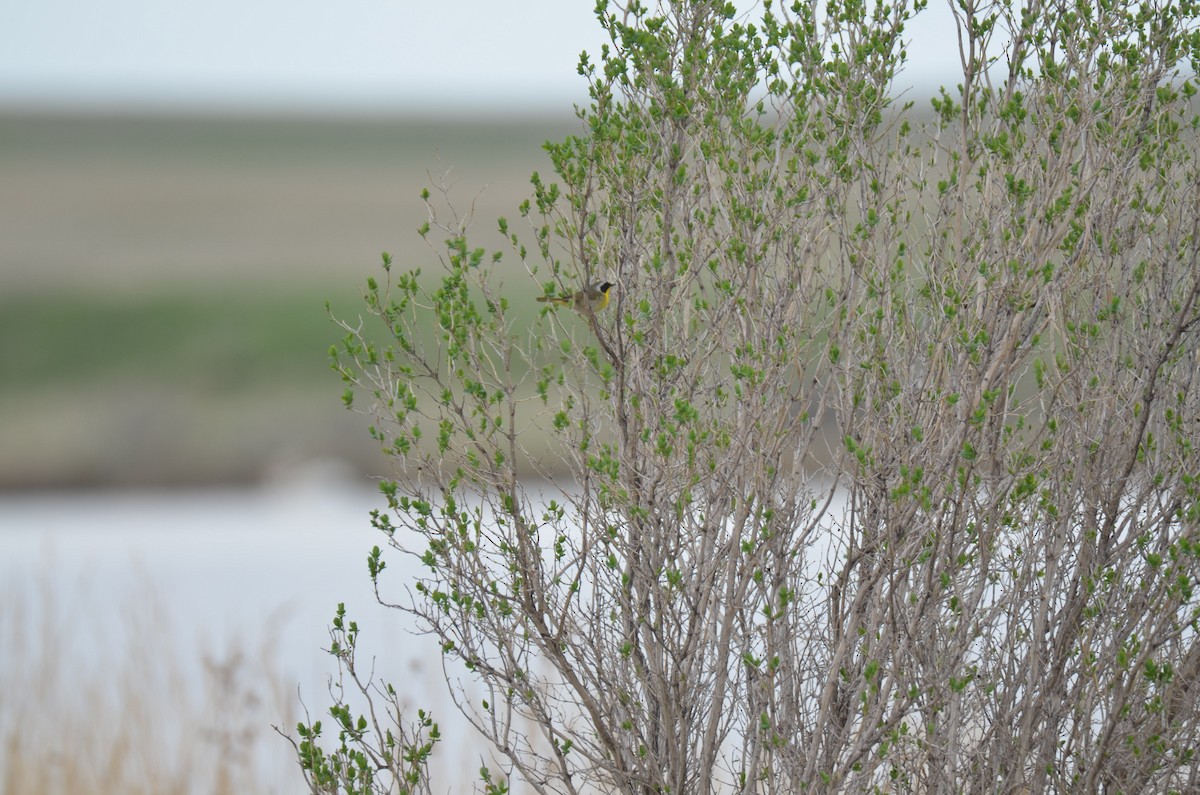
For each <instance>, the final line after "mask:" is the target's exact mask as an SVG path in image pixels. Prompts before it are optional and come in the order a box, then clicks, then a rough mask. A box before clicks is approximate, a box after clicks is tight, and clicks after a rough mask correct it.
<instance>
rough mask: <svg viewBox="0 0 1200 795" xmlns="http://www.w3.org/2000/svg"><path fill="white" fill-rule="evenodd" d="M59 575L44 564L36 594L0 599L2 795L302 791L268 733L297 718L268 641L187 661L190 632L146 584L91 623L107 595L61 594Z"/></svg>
mask: <svg viewBox="0 0 1200 795" xmlns="http://www.w3.org/2000/svg"><path fill="white" fill-rule="evenodd" d="M54 577H55V575H54V573H53V569H52V568H50V567H47V569H46V573H45V574H43V575H42V576H41V577H40V578H39V580H38V581H37V583H36V585H35V586H34V587H33V588H32V589H25V590H23V591H22V590H21V589H20V588H19V587H17V584H14V583H9V584H8V585H7V586H6V588H5V590H6V591H8V593H6V594H3V596H4V599H3V602H2V603H0V605H2V606H0V643H2V644H3V648H4V649H5V653H4V657H3V660H2V661H0V693H3V697H2V701H0V703H2V704H3V708H2V709H0V793H13V794H14V795H15V794H16V793H21V795H56V794H57V793H62V794H63V795H68V794H69V795H92V794H93V793H94V794H95V795H100V794H101V793H122V794H123V795H137V794H138V793H147V794H149V793H163V792H170V793H179V794H185V793H196V794H197V795H200V794H201V793H203V795H225V793H235V792H236V793H273V792H296V791H298V790H299V789H300V788H302V787H303V781H302V779H301V777H300V773H299V770H298V768H297V767H296V765H295V762H294V760H293V759H292V757H291V755H290V749H288V748H287V747H286V745H285V744H284V743H282V742H281V741H280V739H279V738H278V737H277V736H276V735H275V734H274V733H273V732H272V731H271V724H272V723H282V724H284V725H290V724H292V723H294V719H295V718H294V707H293V703H294V701H295V690H294V685H293V684H291V683H289V682H287V681H285V677H284V675H283V674H282V673H281V671H280V668H279V664H278V663H279V661H278V659H277V657H278V655H277V654H276V652H275V644H274V637H273V636H272V635H271V634H270V633H268V634H267V635H266V636H265V637H263V638H262V639H261V641H260V642H259V643H257V645H253V646H252V645H247V644H243V643H237V642H234V643H230V644H228V645H227V647H226V648H225V649H220V650H217V649H211V648H210V649H207V650H204V651H202V652H201V653H200V658H201V659H199V660H194V661H189V659H188V658H189V654H188V652H187V651H186V649H185V644H184V643H182V642H181V640H180V639H181V638H183V637H186V636H187V634H188V633H187V631H186V630H187V628H186V627H180V626H178V625H177V624H176V623H175V622H174V621H173V620H172V617H171V616H169V615H166V614H165V613H164V611H163V610H162V609H161V607H160V606H159V600H158V599H157V598H156V594H155V593H154V591H153V589H151V588H150V587H149V586H148V585H145V584H142V585H138V586H135V587H133V588H130V589H128V590H127V591H126V592H125V593H124V594H122V596H121V598H120V599H119V600H116V602H115V603H116V604H118V605H119V610H118V612H117V614H116V615H108V616H104V617H102V618H101V619H99V620H95V621H87V622H86V623H85V620H83V619H81V618H80V616H81V615H85V614H90V613H91V612H92V611H90V610H89V609H88V605H87V603H88V601H89V600H93V599H96V600H97V601H98V602H99V601H103V602H106V603H111V602H113V600H112V598H111V596H110V595H107V594H104V595H101V594H100V593H99V592H98V591H99V589H98V588H97V587H96V586H95V585H93V584H90V583H87V582H84V583H80V584H78V585H77V586H76V587H75V588H72V589H65V590H64V589H60V588H59V585H58V583H56V582H55V580H54ZM63 593H69V594H70V595H69V597H66V598H64V597H63V595H62V594H63ZM101 596H103V599H102V600H101V599H98V597H101ZM80 607H83V609H82V610H81V609H79V608H80Z"/></svg>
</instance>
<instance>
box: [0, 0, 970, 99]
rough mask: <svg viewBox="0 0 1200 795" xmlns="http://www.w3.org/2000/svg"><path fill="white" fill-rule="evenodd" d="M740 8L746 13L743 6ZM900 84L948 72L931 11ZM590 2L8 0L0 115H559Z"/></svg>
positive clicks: (594, 43)
mask: <svg viewBox="0 0 1200 795" xmlns="http://www.w3.org/2000/svg"><path fill="white" fill-rule="evenodd" d="M738 5H739V7H746V6H747V5H749V4H748V3H747V2H744V0H743V2H739V3H738ZM931 5H932V6H933V8H931V9H930V10H929V11H928V12H926V13H925V14H924V15H923V16H924V17H925V19H923V20H922V21H921V24H918V25H914V26H912V28H911V30H910V34H911V35H912V37H913V40H914V44H913V46H912V47H911V48H910V55H911V56H912V58H913V62H912V64H911V65H910V67H909V69H908V71H907V78H906V81H903V82H907V83H913V84H918V85H926V84H929V83H933V82H938V81H939V77H940V75H942V74H945V73H946V70H947V69H948V68H954V66H955V61H956V58H957V56H956V52H955V49H954V46H955V45H954V43H953V33H952V31H953V28H952V26H951V22H950V18H949V14H948V12H946V10H945V5H944V3H939V2H938V0H934V2H933V3H931ZM594 7H595V1H594V0H519V1H518V2H510V3H504V2H496V1H495V0H457V1H455V0H450V2H440V1H439V0H425V2H418V1H417V0H341V2H332V1H331V0H11V1H10V2H6V3H3V4H2V5H0V105H7V106H14V105H18V106H29V105H43V106H44V105H52V106H53V105H60V106H61V105H66V106H76V107H78V106H85V107H94V108H122V107H124V108H135V109H136V108H139V107H142V108H144V107H159V108H161V107H167V106H170V107H181V108H188V107H192V108H196V107H199V108H205V107H215V108H225V109H230V108H232V109H237V108H248V109H266V110H270V109H281V110H296V109H300V110H305V109H307V110H318V111H322V110H325V111H328V110H337V109H346V110H384V111H388V110H392V111H394V110H409V109H439V110H441V109H455V108H460V109H461V108H462V107H464V106H466V107H472V108H480V107H484V108H489V107H490V108H498V107H503V106H505V105H508V104H510V103H514V102H515V103H518V104H519V105H521V106H523V107H526V108H539V107H540V108H545V109H548V110H553V109H557V108H562V107H564V106H566V107H570V104H571V103H572V102H580V101H583V100H584V99H585V98H586V88H585V85H584V82H583V79H582V78H581V77H579V76H578V74H576V72H575V66H576V64H577V62H578V57H579V52H580V51H581V50H584V49H587V50H589V51H592V52H595V51H598V49H599V45H600V43H601V41H602V40H603V33H602V31H601V30H600V28H599V25H598V24H597V23H596V20H595V17H594V12H593V9H594Z"/></svg>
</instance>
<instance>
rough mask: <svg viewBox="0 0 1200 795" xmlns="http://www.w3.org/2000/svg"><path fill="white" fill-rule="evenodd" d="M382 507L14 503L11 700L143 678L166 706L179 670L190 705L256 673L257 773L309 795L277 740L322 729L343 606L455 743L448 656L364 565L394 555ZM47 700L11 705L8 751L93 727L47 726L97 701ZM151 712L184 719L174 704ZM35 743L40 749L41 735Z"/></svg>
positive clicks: (361, 494)
mask: <svg viewBox="0 0 1200 795" xmlns="http://www.w3.org/2000/svg"><path fill="white" fill-rule="evenodd" d="M382 507H384V501H383V499H382V497H381V496H380V495H379V494H378V493H377V492H375V491H373V490H371V489H368V488H363V487H357V488H355V487H345V486H335V487H330V486H322V485H317V484H313V483H294V484H291V485H289V486H284V487H273V488H264V489H259V490H209V491H173V492H119V493H108V492H96V493H86V492H84V493H44V494H32V495H5V496H0V598H2V599H3V607H2V608H0V643H3V644H4V645H5V646H6V647H7V651H6V652H5V653H4V654H2V655H0V683H2V684H3V687H2V688H0V689H2V690H8V692H9V693H13V692H15V691H16V690H20V691H25V692H29V693H31V694H32V693H33V692H34V691H35V690H38V689H39V688H40V689H41V690H44V691H47V692H51V693H57V692H60V691H62V690H70V689H71V688H72V687H73V686H74V685H73V683H75V682H89V683H92V684H89V685H88V687H89V688H95V687H97V686H99V687H104V686H106V685H105V684H101V685H97V684H95V683H119V682H121V681H122V677H128V676H131V675H132V676H135V677H144V678H146V683H145V690H146V691H147V692H148V693H150V696H149V697H151V698H154V697H155V696H154V695H153V693H154V692H155V688H154V684H153V682H152V681H150V680H152V679H154V678H155V677H157V675H158V672H159V671H163V670H166V669H167V668H168V667H169V668H171V669H174V673H173V674H172V675H173V676H174V677H175V678H174V681H175V682H176V684H175V685H173V687H174V688H175V690H190V691H191V692H190V693H188V694H186V695H187V697H189V698H192V699H193V700H198V701H201V702H203V701H204V700H205V699H209V700H210V701H211V700H213V699H214V698H217V699H218V700H220V699H222V698H225V697H226V696H230V695H232V696H233V697H234V698H235V699H238V698H241V696H239V695H238V693H233V694H229V693H226V694H225V696H214V695H213V690H212V679H213V671H214V670H221V666H225V667H228V666H229V665H231V664H232V663H233V661H235V660H237V659H241V660H242V661H243V665H244V669H243V670H244V672H245V673H247V674H249V675H250V680H249V681H242V682H241V683H240V684H238V685H237V688H238V691H239V693H241V695H242V696H245V698H246V699H251V700H253V701H254V703H255V704H257V705H258V707H256V709H255V710H254V711H253V714H252V715H251V716H250V717H247V718H244V719H245V720H247V721H248V722H249V724H250V728H252V729H253V730H254V731H256V732H258V733H259V736H258V739H257V740H256V742H255V748H257V749H258V750H257V751H256V752H255V753H256V754H257V756H258V757H259V758H258V760H257V761H256V762H255V765H256V767H257V768H259V769H270V770H273V771H285V772H279V773H269V774H266V776H265V777H266V778H268V779H272V780H271V781H268V782H267V783H268V784H269V786H268V787H267V789H269V790H271V791H295V790H296V789H297V787H298V786H302V782H301V781H300V779H299V772H298V770H297V769H296V767H295V763H294V761H292V756H291V749H290V746H288V745H287V743H286V742H284V741H283V740H282V739H281V738H279V737H277V736H275V734H274V733H273V732H272V731H271V729H270V725H272V724H278V725H282V726H284V727H287V728H289V729H290V728H291V727H292V726H293V725H294V722H295V720H297V719H298V718H299V717H302V715H303V713H302V711H301V708H300V703H301V701H302V702H303V704H304V705H305V706H306V708H307V710H308V711H309V712H310V714H311V715H312V717H313V718H314V719H315V718H320V717H322V716H323V715H324V713H325V711H326V709H327V707H328V705H329V703H330V699H329V696H328V694H327V684H328V678H329V676H330V675H331V674H332V673H334V672H335V671H336V666H335V664H334V661H333V660H332V659H331V658H330V657H329V655H328V654H326V653H324V652H323V651H322V649H324V648H327V647H328V646H329V634H328V629H327V628H328V626H329V623H330V619H331V618H332V616H333V614H334V610H335V608H336V606H337V604H338V603H339V602H344V603H345V604H346V609H347V613H348V615H349V616H350V617H352V618H353V619H355V620H356V621H358V623H359V625H360V627H361V628H362V638H363V646H364V647H365V652H364V653H365V654H366V655H369V656H367V657H366V659H367V660H368V661H369V660H370V659H371V658H372V657H374V658H376V661H377V662H376V669H377V671H379V673H380V674H382V675H383V676H384V677H385V678H387V679H389V680H391V681H393V682H395V683H396V684H397V686H398V688H399V689H400V690H401V695H402V697H404V698H405V699H406V700H407V701H409V702H410V703H412V704H414V705H420V706H424V707H433V708H435V712H436V715H437V717H438V719H439V722H441V723H442V725H443V728H444V729H445V728H446V726H447V722H448V721H449V722H450V723H451V724H453V721H452V720H451V718H452V716H451V715H450V714H449V713H450V709H451V708H450V707H449V705H448V703H446V702H445V696H444V695H443V694H444V692H445V686H444V684H442V682H441V678H440V677H441V669H440V665H439V655H438V651H437V646H436V644H435V643H433V642H432V640H430V639H428V638H424V637H421V636H418V635H416V634H414V633H413V631H412V630H413V629H414V627H413V624H412V622H411V620H410V619H408V618H407V617H406V616H405V615H403V614H402V613H400V612H398V611H395V610H387V609H384V608H382V607H380V606H379V605H378V604H377V603H376V601H375V598H374V595H373V593H372V590H371V585H370V580H369V578H368V576H367V568H366V557H367V553H368V551H369V550H370V549H371V547H372V546H374V545H376V544H380V545H382V540H383V539H382V536H381V535H380V534H379V533H378V531H376V530H374V529H373V528H372V527H371V526H370V520H369V511H370V510H371V509H373V508H382ZM388 560H389V570H388V575H389V576H390V577H391V580H392V582H396V583H399V582H400V581H401V580H402V579H403V578H404V577H405V574H406V566H407V567H408V569H407V571H409V572H411V570H412V568H411V563H409V562H408V561H407V560H405V559H404V558H403V557H401V556H400V555H397V554H393V555H391V556H390V557H389V558H388ZM147 658H149V660H150V661H151V664H149V665H147ZM163 658H167V659H163ZM147 671H148V672H149V673H147ZM164 675H165V674H164ZM14 686H15V687H14ZM112 686H113V687H114V688H118V687H119V685H118V684H112ZM164 690H165V689H164ZM243 691H244V692H243ZM114 692H115V690H114ZM165 692H173V691H170V690H165ZM184 695H185V694H180V697H181V698H182V697H183V696H184ZM159 698H160V699H161V694H160V696H159ZM167 698H168V699H172V698H173V696H168V697H167ZM46 699H47V696H46V695H44V694H43V695H39V696H37V697H34V696H33V695H30V696H29V697H28V698H25V699H23V700H22V699H14V698H8V699H5V701H6V702H7V703H6V704H4V705H3V706H0V737H2V736H5V735H7V733H8V732H9V731H11V730H13V729H14V727H16V726H31V725H32V726H36V725H37V723H38V721H45V722H57V723H59V724H70V723H74V722H77V721H78V720H83V718H81V717H80V716H75V715H61V714H46V713H47V711H49V712H51V713H55V712H56V711H57V712H62V711H63V710H65V711H67V712H71V711H72V707H71V705H72V704H74V703H78V704H79V706H80V711H85V710H86V709H87V706H86V704H84V702H83V701H79V700H78V699H76V700H75V701H73V700H72V698H70V697H67V698H63V697H61V696H60V697H59V699H57V700H58V701H60V702H61V703H59V704H57V706H54V707H49V706H47V704H46V703H44V702H45V701H46ZM52 700H54V699H53V698H52ZM431 702H432V703H431ZM14 705H15V706H14ZM203 706H208V705H203ZM118 708H119V709H124V710H128V709H129V708H128V707H120V706H119V707H118ZM238 708H239V709H241V708H242V707H241V706H240V705H239V707H238ZM223 709H224V708H223ZM150 711H151V712H152V713H153V714H157V715H159V716H163V715H167V714H176V715H178V714H181V713H182V712H183V711H182V710H180V709H178V708H177V706H176V705H174V704H158V705H156V706H155V708H153V709H151V710H150ZM22 713H25V714H22ZM31 722H32V723H31ZM85 722H86V721H85ZM326 723H327V724H328V721H326ZM21 731H22V734H24V735H26V736H29V737H31V738H32V739H31V740H30V741H31V742H34V741H36V736H37V731H33V732H32V733H31V732H29V731H27V730H24V729H22V730H21ZM446 745H450V746H453V743H451V742H447V743H446ZM454 755H455V754H454V753H453V752H452V751H451V753H448V754H447V753H444V754H442V756H443V757H452V756H454ZM475 759H478V756H477V755H476V756H475ZM450 761H452V762H454V769H455V770H458V769H459V764H458V761H457V760H452V759H451V760H450ZM3 763H4V756H3V754H0V767H2V766H3ZM474 767H475V768H477V767H478V765H474ZM2 772H3V771H0V773H2ZM2 778H3V776H2V775H0V779H2Z"/></svg>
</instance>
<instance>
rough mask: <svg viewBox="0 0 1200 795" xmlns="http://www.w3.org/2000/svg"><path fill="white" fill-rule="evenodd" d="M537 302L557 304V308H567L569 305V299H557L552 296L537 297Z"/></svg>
mask: <svg viewBox="0 0 1200 795" xmlns="http://www.w3.org/2000/svg"><path fill="white" fill-rule="evenodd" d="M537 300H539V301H541V302H542V303H546V302H547V301H548V302H550V303H552V304H558V305H559V306H569V305H570V303H571V299H570V298H557V297H555V296H553V295H539V296H538V299H537Z"/></svg>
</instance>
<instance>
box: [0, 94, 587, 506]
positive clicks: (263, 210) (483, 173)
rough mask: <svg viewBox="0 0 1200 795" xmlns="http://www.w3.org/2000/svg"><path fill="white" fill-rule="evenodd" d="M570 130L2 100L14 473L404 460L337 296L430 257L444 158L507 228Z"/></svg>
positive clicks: (8, 483) (176, 479)
mask: <svg viewBox="0 0 1200 795" xmlns="http://www.w3.org/2000/svg"><path fill="white" fill-rule="evenodd" d="M571 129H572V122H571V121H570V120H569V119H566V120H564V119H558V120H545V119H532V120H511V119H470V118H447V119H441V120H437V119H433V120H430V119H419V120H408V121H405V120H376V121H363V120H357V121H349V120H342V121H329V120H301V119H208V118H186V117H181V118H98V117H17V116H9V117H4V116H0V339H2V340H3V343H2V344H0V488H7V489H12V488H29V487H58V486H72V487H79V486H154V485H187V484H197V485H198V484H215V483H245V482H254V481H258V480H261V479H264V478H273V477H287V476H289V475H290V474H293V473H295V472H297V471H303V470H305V468H306V467H308V466H310V465H312V464H315V463H320V462H323V461H329V460H337V461H341V462H346V463H348V464H350V465H351V466H352V467H353V469H354V470H357V471H358V472H370V473H374V474H384V473H385V472H386V469H385V464H384V462H383V461H382V460H381V457H380V456H379V454H378V452H377V451H376V450H375V449H374V445H373V443H372V442H370V440H369V438H368V436H367V433H366V422H365V421H364V420H363V419H362V418H360V417H358V416H357V415H353V414H350V413H348V412H346V411H345V410H344V409H342V408H341V404H340V400H339V397H340V394H341V385H340V383H339V382H338V381H337V379H336V377H335V376H334V374H333V373H332V372H331V371H330V370H329V367H328V360H327V351H328V349H329V346H330V345H331V344H332V343H333V342H335V341H336V340H337V339H338V338H339V337H340V333H339V331H338V329H337V328H336V327H335V326H334V325H333V324H332V323H331V322H330V320H329V318H328V316H327V314H326V312H325V302H326V301H327V300H328V301H330V302H331V303H332V304H333V306H334V308H335V311H337V313H338V314H339V315H342V316H355V315H357V314H358V312H359V308H360V306H361V301H360V297H359V293H360V290H361V288H362V286H363V284H364V282H365V279H366V277H367V276H368V275H372V274H375V273H377V272H378V262H379V254H380V252H381V251H389V252H391V253H392V254H393V256H394V257H395V259H396V262H397V266H398V267H407V266H413V265H418V266H425V267H426V268H427V269H428V268H429V267H431V266H432V265H433V263H434V259H433V255H432V253H431V252H430V251H429V250H428V248H426V246H425V244H424V242H423V241H422V240H421V239H420V238H419V236H418V235H417V234H416V231H415V230H416V228H417V227H418V226H419V225H420V224H421V223H422V222H423V221H424V220H425V218H426V210H425V207H424V205H423V203H422V202H421V200H420V198H419V195H420V191H421V189H422V188H423V187H425V186H426V185H428V184H429V183H430V180H431V177H432V178H434V179H435V180H437V181H442V176H443V175H446V176H445V180H444V181H445V182H446V184H447V185H448V186H449V187H450V196H451V199H452V200H453V202H454V204H455V206H456V207H459V208H466V207H471V206H473V208H474V213H475V218H476V224H475V229H477V230H478V236H479V237H478V240H479V242H480V244H482V245H490V244H494V243H495V241H496V238H497V236H496V233H495V231H494V230H495V219H496V218H497V217H498V216H500V215H506V216H509V217H515V216H516V207H517V205H518V204H519V203H520V201H521V200H522V199H523V198H525V197H526V196H527V195H528V193H529V187H528V180H529V175H530V174H531V173H532V172H533V171H535V170H538V171H541V172H543V173H546V172H547V171H548V170H549V166H548V161H547V159H546V157H545V155H544V153H543V152H542V150H541V144H542V143H543V142H544V141H545V140H547V139H552V138H561V137H562V136H563V135H566V134H567V133H568V132H569V131H570V130H571ZM447 172H448V173H447ZM513 267H516V265H515V264H514V265H513Z"/></svg>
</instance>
